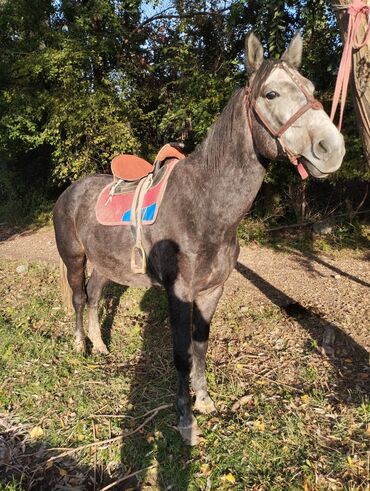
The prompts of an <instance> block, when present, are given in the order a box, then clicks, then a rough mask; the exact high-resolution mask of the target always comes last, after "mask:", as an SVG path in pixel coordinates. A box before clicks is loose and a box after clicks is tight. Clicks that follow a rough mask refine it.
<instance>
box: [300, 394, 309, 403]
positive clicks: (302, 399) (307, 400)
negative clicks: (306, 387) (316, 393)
mask: <svg viewBox="0 0 370 491" xmlns="http://www.w3.org/2000/svg"><path fill="white" fill-rule="evenodd" d="M301 401H302V403H303V404H308V403H309V402H310V396H308V395H307V394H303V396H301Z"/></svg>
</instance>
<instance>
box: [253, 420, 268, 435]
mask: <svg viewBox="0 0 370 491" xmlns="http://www.w3.org/2000/svg"><path fill="white" fill-rule="evenodd" d="M253 426H254V428H255V429H256V430H257V431H261V432H262V433H263V432H264V431H265V430H266V425H265V423H264V422H263V421H259V420H258V419H256V421H254V423H253Z"/></svg>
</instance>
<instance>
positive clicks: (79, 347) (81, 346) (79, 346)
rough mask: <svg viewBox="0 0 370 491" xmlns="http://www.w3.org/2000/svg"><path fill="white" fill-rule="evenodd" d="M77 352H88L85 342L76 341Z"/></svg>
mask: <svg viewBox="0 0 370 491" xmlns="http://www.w3.org/2000/svg"><path fill="white" fill-rule="evenodd" d="M75 350H76V353H81V354H84V353H85V351H86V343H85V341H76V344H75Z"/></svg>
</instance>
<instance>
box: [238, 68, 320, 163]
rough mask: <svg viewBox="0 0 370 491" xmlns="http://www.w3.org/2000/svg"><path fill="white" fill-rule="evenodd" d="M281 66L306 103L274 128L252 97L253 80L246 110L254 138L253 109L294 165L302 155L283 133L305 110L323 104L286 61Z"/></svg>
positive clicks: (317, 108) (246, 91)
mask: <svg viewBox="0 0 370 491" xmlns="http://www.w3.org/2000/svg"><path fill="white" fill-rule="evenodd" d="M277 66H279V67H280V68H283V70H285V72H286V73H287V74H288V75H289V77H290V78H291V79H292V80H293V82H294V83H295V84H296V85H297V87H298V88H299V89H300V90H301V92H303V94H304V95H305V97H306V101H307V102H306V104H305V105H304V106H302V107H301V108H299V109H298V111H296V112H295V113H294V114H293V115H292V116H291V117H290V118H289V119H288V121H286V122H285V123H284V124H283V125H281V126H280V128H279V129H278V130H274V128H272V126H271V124H270V123H269V121H268V120H267V119H266V117H265V116H264V115H263V114H261V112H260V111H259V110H258V108H257V106H256V100H255V99H252V92H253V90H252V89H253V82H252V85H250V86H247V87H246V88H245V99H246V110H247V116H248V124H249V128H250V131H251V135H252V138H253V134H252V115H251V113H252V111H253V112H254V113H255V115H256V116H257V117H258V119H259V120H260V121H261V123H262V124H263V126H264V127H265V128H266V129H267V131H268V132H269V133H270V134H271V135H272V136H273V137H274V138H276V140H277V141H278V142H279V143H280V145H281V147H282V149H283V151H284V152H285V154H286V156H287V157H288V159H289V160H290V162H291V163H292V164H293V165H298V164H299V162H298V159H299V158H300V157H301V156H300V155H298V154H297V153H296V152H294V151H293V150H292V149H291V148H289V147H288V145H287V144H286V142H285V141H284V140H283V135H284V133H285V132H286V131H287V130H288V129H289V128H290V127H291V126H292V124H293V123H295V122H296V121H297V119H299V118H300V117H301V116H302V115H303V114H304V113H305V112H307V111H308V110H309V109H315V110H320V109H323V106H322V104H321V102H320V101H318V100H317V99H316V98H315V97H314V96H313V95H312V94H310V93H309V92H308V90H307V89H306V87H305V86H304V85H303V84H302V82H301V81H300V80H299V79H298V77H297V76H296V74H295V73H294V71H293V70H292V69H291V68H290V67H289V66H288V65H287V64H286V63H285V62H284V61H281V62H279V63H278V65H277Z"/></svg>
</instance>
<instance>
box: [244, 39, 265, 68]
mask: <svg viewBox="0 0 370 491" xmlns="http://www.w3.org/2000/svg"><path fill="white" fill-rule="evenodd" d="M262 62H263V48H262V44H261V43H260V41H259V39H258V38H257V36H255V35H254V34H253V32H250V33H249V34H248V35H247V37H246V38H245V67H246V69H247V71H248V74H249V75H252V74H253V73H255V72H256V71H257V70H258V69H259V67H260V66H261V64H262Z"/></svg>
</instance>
